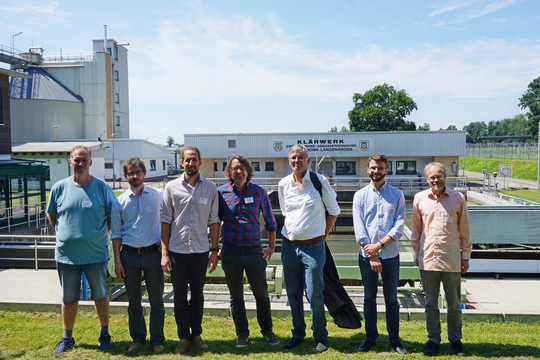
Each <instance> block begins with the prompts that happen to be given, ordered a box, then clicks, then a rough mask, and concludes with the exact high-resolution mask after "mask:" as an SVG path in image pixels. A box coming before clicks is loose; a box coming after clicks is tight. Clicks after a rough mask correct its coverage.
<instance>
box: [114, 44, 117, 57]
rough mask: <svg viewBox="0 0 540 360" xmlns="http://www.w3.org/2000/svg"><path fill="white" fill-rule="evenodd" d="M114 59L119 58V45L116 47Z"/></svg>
mask: <svg viewBox="0 0 540 360" xmlns="http://www.w3.org/2000/svg"><path fill="white" fill-rule="evenodd" d="M114 60H118V47H117V46H115V47H114Z"/></svg>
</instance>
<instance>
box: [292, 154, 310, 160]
mask: <svg viewBox="0 0 540 360" xmlns="http://www.w3.org/2000/svg"><path fill="white" fill-rule="evenodd" d="M289 160H297V161H304V160H306V157H305V156H304V155H298V156H296V155H295V156H291V157H290V158H289Z"/></svg>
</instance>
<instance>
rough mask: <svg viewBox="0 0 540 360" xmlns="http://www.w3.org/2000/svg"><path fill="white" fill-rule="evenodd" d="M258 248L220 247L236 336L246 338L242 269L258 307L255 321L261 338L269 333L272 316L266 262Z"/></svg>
mask: <svg viewBox="0 0 540 360" xmlns="http://www.w3.org/2000/svg"><path fill="white" fill-rule="evenodd" d="M261 250H262V247H261V246H232V245H229V244H227V243H224V244H223V250H222V252H221V267H222V268H223V271H224V272H225V279H226V280H227V286H228V287H229V292H230V294H231V312H232V317H233V320H234V325H235V326H236V335H238V336H240V335H249V328H248V320H247V316H246V306H245V303H244V270H245V271H246V275H247V278H248V280H249V284H250V285H251V290H252V291H253V296H255V301H256V304H257V321H258V322H259V326H260V327H261V333H262V334H263V335H269V334H271V333H272V313H271V311H270V299H269V298H268V285H267V283H266V260H264V259H263V254H262V253H261Z"/></svg>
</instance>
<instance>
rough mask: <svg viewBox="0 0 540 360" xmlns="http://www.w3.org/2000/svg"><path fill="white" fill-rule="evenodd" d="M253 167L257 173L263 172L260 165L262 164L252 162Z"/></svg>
mask: <svg viewBox="0 0 540 360" xmlns="http://www.w3.org/2000/svg"><path fill="white" fill-rule="evenodd" d="M251 165H253V169H254V170H255V171H261V165H260V163H259V162H258V161H254V162H252V163H251Z"/></svg>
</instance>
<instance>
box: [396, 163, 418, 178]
mask: <svg viewBox="0 0 540 360" xmlns="http://www.w3.org/2000/svg"><path fill="white" fill-rule="evenodd" d="M396 175H416V161H396Z"/></svg>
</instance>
